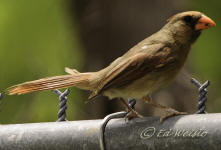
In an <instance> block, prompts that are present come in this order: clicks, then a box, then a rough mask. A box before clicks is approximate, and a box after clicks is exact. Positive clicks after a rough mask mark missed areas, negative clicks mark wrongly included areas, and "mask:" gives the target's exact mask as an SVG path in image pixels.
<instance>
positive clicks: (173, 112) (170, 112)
mask: <svg viewBox="0 0 221 150" xmlns="http://www.w3.org/2000/svg"><path fill="white" fill-rule="evenodd" d="M143 100H144V101H145V102H146V103H147V104H151V105H152V106H154V107H157V108H160V109H164V110H165V111H166V112H167V113H166V115H164V116H161V117H160V123H162V122H163V121H164V120H165V119H167V118H169V117H172V116H176V115H186V114H187V113H186V112H179V111H177V110H175V109H173V108H170V107H167V106H163V105H161V104H158V103H155V102H154V101H153V100H152V98H151V97H150V96H145V97H143Z"/></svg>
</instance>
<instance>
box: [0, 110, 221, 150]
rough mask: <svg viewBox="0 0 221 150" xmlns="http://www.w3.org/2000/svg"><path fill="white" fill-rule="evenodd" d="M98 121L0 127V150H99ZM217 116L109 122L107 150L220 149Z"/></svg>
mask: <svg viewBox="0 0 221 150" xmlns="http://www.w3.org/2000/svg"><path fill="white" fill-rule="evenodd" d="M101 123H102V120H85V121H65V122H48V123H30V124H13V125H0V149H1V150H99V149H100V145H99V130H100V126H101ZM220 125H221V113H219V114H195V115H185V116H176V117H172V118H169V119H167V120H165V121H164V122H163V123H162V124H160V121H159V117H145V118H137V119H133V120H130V121H127V122H125V119H112V120H110V121H109V122H108V124H107V126H106V128H105V133H104V138H105V143H106V149H107V150H178V149H179V150H220V149H221V127H220Z"/></svg>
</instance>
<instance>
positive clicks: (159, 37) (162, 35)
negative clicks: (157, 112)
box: [6, 11, 216, 121]
mask: <svg viewBox="0 0 221 150" xmlns="http://www.w3.org/2000/svg"><path fill="white" fill-rule="evenodd" d="M215 25H216V24H215V23H214V21H212V20H211V19H210V18H209V17H207V16H205V15H204V14H203V13H201V12H197V11H187V12H182V13H178V14H176V15H174V16H172V17H170V18H169V19H168V21H167V23H166V25H164V26H163V27H162V29H160V30H159V31H158V32H156V33H154V34H153V35H151V36H150V37H148V38H146V39H144V40H143V41H141V42H140V43H138V44H137V45H135V46H134V47H132V48H131V49H130V50H129V51H128V52H126V53H125V54H124V55H123V56H121V57H119V58H117V59H116V60H115V61H113V62H112V63H111V64H110V65H109V66H107V67H106V68H104V69H102V70H100V71H97V72H86V73H80V72H78V71H77V70H71V69H69V68H66V72H67V73H69V74H70V75H61V76H54V77H49V78H43V79H39V80H35V81H30V82H25V83H22V84H18V85H15V86H12V87H10V88H8V89H7V90H6V91H7V93H8V94H9V95H13V94H25V93H30V92H34V91H42V90H52V89H58V88H65V87H70V86H75V87H78V88H80V89H84V90H89V91H91V92H92V93H91V95H90V97H89V99H92V98H94V97H96V96H97V95H100V94H102V95H104V96H108V97H109V98H110V99H112V98H120V99H121V100H123V99H128V98H134V99H143V100H145V101H146V102H147V103H149V104H152V105H154V106H156V107H159V108H162V109H165V110H166V112H167V114H166V115H165V116H162V117H161V121H162V120H163V119H165V118H168V117H170V116H173V115H179V114H183V113H182V112H178V111H176V110H174V109H172V108H168V107H165V106H162V105H160V104H156V103H154V102H153V101H152V100H151V99H150V94H151V93H153V92H154V91H156V90H158V89H160V88H163V87H165V86H167V85H168V84H169V83H171V81H172V80H173V79H174V78H175V76H176V75H177V74H178V72H179V71H180V70H181V68H182V67H183V65H184V62H185V61H186V59H187V56H188V53H189V51H190V48H191V45H192V44H193V43H194V42H195V41H196V39H197V38H198V37H199V35H200V33H201V31H202V30H204V29H208V28H210V27H213V26H215ZM123 102H124V104H125V105H126V106H127V107H128V108H129V109H130V111H131V114H133V115H135V116H140V115H139V114H138V113H137V112H135V111H134V110H133V109H131V108H130V107H129V106H128V104H127V103H126V102H125V101H124V100H123Z"/></svg>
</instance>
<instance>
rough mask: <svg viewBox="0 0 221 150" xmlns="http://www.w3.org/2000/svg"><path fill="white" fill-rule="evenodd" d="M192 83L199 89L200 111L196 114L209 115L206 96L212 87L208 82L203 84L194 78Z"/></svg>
mask: <svg viewBox="0 0 221 150" xmlns="http://www.w3.org/2000/svg"><path fill="white" fill-rule="evenodd" d="M191 82H192V83H193V84H194V85H195V86H196V87H198V92H199V97H198V111H197V112H196V114H205V113H207V112H206V111H205V110H206V101H207V96H206V94H207V93H208V91H207V89H206V88H207V87H208V86H209V85H210V82H209V81H208V80H207V81H206V82H205V83H203V84H201V83H200V82H199V81H197V80H196V79H194V78H192V79H191Z"/></svg>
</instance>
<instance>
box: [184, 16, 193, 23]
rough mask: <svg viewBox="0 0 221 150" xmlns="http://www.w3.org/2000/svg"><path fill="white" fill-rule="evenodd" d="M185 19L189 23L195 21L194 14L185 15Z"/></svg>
mask: <svg viewBox="0 0 221 150" xmlns="http://www.w3.org/2000/svg"><path fill="white" fill-rule="evenodd" d="M183 19H184V21H185V22H187V23H191V22H192V21H193V17H192V16H185V17H184V18H183Z"/></svg>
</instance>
